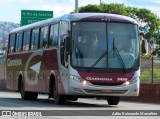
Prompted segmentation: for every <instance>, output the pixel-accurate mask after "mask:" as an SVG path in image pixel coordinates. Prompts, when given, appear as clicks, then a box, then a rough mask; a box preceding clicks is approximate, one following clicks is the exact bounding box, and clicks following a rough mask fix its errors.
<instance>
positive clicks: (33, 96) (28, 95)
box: [20, 80, 38, 100]
mask: <svg viewBox="0 0 160 119" xmlns="http://www.w3.org/2000/svg"><path fill="white" fill-rule="evenodd" d="M20 94H21V98H22V99H23V100H37V97H38V93H36V92H27V91H25V87H24V83H23V81H22V80H21V82H20Z"/></svg>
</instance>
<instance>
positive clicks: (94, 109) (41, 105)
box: [0, 92, 160, 119]
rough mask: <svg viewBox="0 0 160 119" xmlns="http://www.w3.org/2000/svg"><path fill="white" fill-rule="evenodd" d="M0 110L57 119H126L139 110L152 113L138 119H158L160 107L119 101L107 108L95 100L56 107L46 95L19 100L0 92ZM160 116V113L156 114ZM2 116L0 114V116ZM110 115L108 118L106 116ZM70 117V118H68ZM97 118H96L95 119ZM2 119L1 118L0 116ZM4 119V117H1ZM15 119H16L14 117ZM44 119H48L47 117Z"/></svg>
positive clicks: (101, 101) (7, 93) (84, 100)
mask: <svg viewBox="0 0 160 119" xmlns="http://www.w3.org/2000/svg"><path fill="white" fill-rule="evenodd" d="M133 98H134V97H133ZM0 110H2V111H4V110H18V111H26V110H27V111H28V110H29V111H35V112H37V111H40V112H41V111H42V110H43V111H42V113H43V114H42V115H43V116H45V115H47V114H48V115H50V116H56V117H54V118H57V119H64V118H67V119H72V118H73V116H76V119H78V118H80V116H85V117H86V118H87V119H88V118H91V117H93V118H96V119H97V118H98V119H99V118H105V119H106V118H111V119H124V118H126V119H128V116H129V118H133V119H134V117H135V116H131V115H127V114H128V113H130V114H133V113H135V112H138V113H139V111H137V110H141V111H142V112H144V113H145V111H147V113H149V112H151V111H153V113H154V114H152V116H147V117H146V116H145V115H143V116H140V115H139V118H140V119H146V118H148V119H151V118H157V119H158V118H159V117H157V116H156V111H155V110H160V105H158V104H146V103H136V102H125V101H121V102H120V103H119V105H118V106H109V105H108V104H107V101H105V100H96V99H92V98H91V99H88V98H85V99H84V98H83V99H82V98H81V99H78V101H77V102H69V101H68V102H66V103H65V105H56V104H54V100H53V99H48V96H47V95H42V94H41V95H39V96H38V100H36V101H33V100H21V98H20V94H19V93H18V92H0ZM115 112H118V113H119V114H121V115H122V112H125V114H126V115H127V116H117V115H113V113H115ZM158 114H160V111H159V112H158ZM0 115H2V114H0ZM100 115H102V116H100ZM108 115H110V116H108ZM70 116H72V117H70ZM97 116H98V117H97ZM136 117H137V116H136ZM0 118H2V116H0ZM3 118H4V117H3ZM15 118H16V119H17V117H15ZM37 118H38V117H37ZM45 118H50V117H49V116H47V117H45Z"/></svg>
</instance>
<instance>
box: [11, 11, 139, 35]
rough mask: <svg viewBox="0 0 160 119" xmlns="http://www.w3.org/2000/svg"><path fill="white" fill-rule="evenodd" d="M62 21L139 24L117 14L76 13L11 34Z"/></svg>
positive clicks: (24, 27) (45, 21)
mask: <svg viewBox="0 0 160 119" xmlns="http://www.w3.org/2000/svg"><path fill="white" fill-rule="evenodd" d="M60 20H67V21H95V22H123V23H133V24H138V23H137V22H136V21H135V20H134V19H132V18H130V17H127V16H122V15H117V14H108V13H76V14H66V15H63V16H62V17H57V18H50V19H47V20H44V21H40V22H36V23H33V24H29V25H26V26H22V27H19V28H16V29H14V30H12V31H11V32H10V34H12V33H16V32H19V31H23V30H27V29H28V30H29V29H33V28H37V27H41V26H46V25H49V24H54V23H57V22H59V21H60Z"/></svg>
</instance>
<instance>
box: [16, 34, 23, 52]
mask: <svg viewBox="0 0 160 119" xmlns="http://www.w3.org/2000/svg"><path fill="white" fill-rule="evenodd" d="M21 50H22V32H21V33H17V37H16V52H18V51H21Z"/></svg>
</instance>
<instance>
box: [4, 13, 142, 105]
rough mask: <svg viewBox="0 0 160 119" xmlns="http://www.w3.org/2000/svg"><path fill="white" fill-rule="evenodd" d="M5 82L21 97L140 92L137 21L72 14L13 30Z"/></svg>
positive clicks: (108, 96)
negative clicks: (42, 94) (41, 94)
mask: <svg viewBox="0 0 160 119" xmlns="http://www.w3.org/2000/svg"><path fill="white" fill-rule="evenodd" d="M6 66H7V74H6V77H7V78H6V86H7V88H8V89H10V90H13V91H19V92H20V94H21V98H22V99H25V100H36V99H37V97H38V94H40V93H44V94H47V95H48V97H49V98H54V103H56V104H64V103H65V101H66V100H69V101H77V100H78V98H86V97H88V98H100V99H105V100H106V102H108V104H109V105H118V103H119V101H120V97H121V96H138V95H139V85H140V78H139V77H140V46H139V30H138V24H137V22H136V21H135V20H134V19H132V18H129V17H126V16H121V15H115V14H108V13H76V14H67V15H64V16H62V17H58V18H51V19H48V20H44V21H40V22H37V23H33V24H30V25H26V26H22V27H19V28H16V29H14V30H12V31H11V32H10V34H9V43H8V51H7V61H6Z"/></svg>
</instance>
